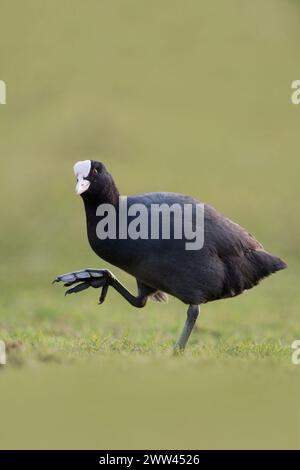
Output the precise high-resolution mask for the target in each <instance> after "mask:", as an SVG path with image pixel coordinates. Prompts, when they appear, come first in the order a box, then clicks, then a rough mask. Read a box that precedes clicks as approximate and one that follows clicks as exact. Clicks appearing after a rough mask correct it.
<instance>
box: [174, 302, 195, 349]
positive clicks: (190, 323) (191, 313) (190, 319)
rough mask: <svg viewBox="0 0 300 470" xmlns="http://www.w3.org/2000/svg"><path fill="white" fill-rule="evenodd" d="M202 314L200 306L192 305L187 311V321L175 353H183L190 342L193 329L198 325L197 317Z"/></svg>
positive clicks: (177, 342)
mask: <svg viewBox="0 0 300 470" xmlns="http://www.w3.org/2000/svg"><path fill="white" fill-rule="evenodd" d="M199 312H200V307H199V305H190V306H189V308H188V311H187V319H186V321H185V324H184V327H183V329H182V331H181V333H180V335H179V337H178V339H177V341H176V344H175V347H174V350H175V351H183V350H184V348H185V346H186V343H187V342H188V339H189V337H190V334H191V332H192V329H193V328H194V325H195V323H196V320H197V317H198V315H199Z"/></svg>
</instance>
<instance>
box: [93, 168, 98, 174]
mask: <svg viewBox="0 0 300 470" xmlns="http://www.w3.org/2000/svg"><path fill="white" fill-rule="evenodd" d="M93 175H94V176H96V175H98V170H97V168H94V169H93Z"/></svg>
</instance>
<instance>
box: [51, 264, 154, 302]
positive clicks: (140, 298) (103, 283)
mask: <svg viewBox="0 0 300 470" xmlns="http://www.w3.org/2000/svg"><path fill="white" fill-rule="evenodd" d="M53 282H62V283H63V284H64V286H65V287H69V286H72V285H74V284H77V285H76V286H75V287H72V288H71V289H68V290H67V291H66V293H65V295H67V294H73V293H76V292H80V291H82V290H85V289H88V288H89V287H94V288H98V287H102V292H101V295H100V298H99V304H101V303H103V302H104V300H105V297H106V294H107V291H108V288H109V286H111V287H113V288H114V289H116V291H118V292H119V294H121V295H122V297H124V299H126V300H127V301H128V302H129V303H130V304H131V305H133V306H134V307H138V308H141V307H144V306H145V305H146V302H147V299H148V296H149V295H150V294H152V293H153V292H155V289H152V288H150V287H148V286H146V285H144V284H142V283H140V282H139V281H137V283H138V295H137V296H134V295H133V294H131V293H130V292H129V290H128V289H126V287H125V286H123V284H122V283H121V282H120V281H119V280H118V279H117V278H116V277H115V276H114V275H113V274H112V273H111V272H110V271H108V270H107V269H82V270H81V271H74V272H71V273H67V274H62V275H61V276H57V277H56V278H55V279H54V281H53Z"/></svg>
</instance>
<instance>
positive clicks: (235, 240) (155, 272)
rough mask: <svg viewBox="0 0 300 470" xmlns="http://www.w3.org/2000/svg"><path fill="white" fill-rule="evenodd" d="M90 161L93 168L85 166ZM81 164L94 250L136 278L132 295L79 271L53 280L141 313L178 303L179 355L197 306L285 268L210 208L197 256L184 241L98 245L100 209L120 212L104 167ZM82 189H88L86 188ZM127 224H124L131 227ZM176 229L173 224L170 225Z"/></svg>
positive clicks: (152, 198)
mask: <svg viewBox="0 0 300 470" xmlns="http://www.w3.org/2000/svg"><path fill="white" fill-rule="evenodd" d="M88 162H90V163H88ZM80 164H83V165H85V166H84V169H85V174H84V176H82V175H79V179H80V181H79V182H78V184H79V185H83V186H82V188H81V186H80V188H81V189H80V191H79V192H81V191H82V192H81V196H82V199H83V202H84V206H85V213H86V222H87V234H88V239H89V243H90V245H91V247H92V249H93V250H94V252H95V253H96V254H97V255H98V256H99V257H100V258H102V259H104V260H106V261H108V262H109V263H111V264H113V265H115V266H117V267H119V268H121V269H123V270H124V271H126V272H127V273H129V274H131V275H133V276H134V277H135V278H136V280H137V285H138V295H137V296H136V297H135V296H133V295H132V294H130V293H129V292H128V291H127V289H126V288H125V287H124V286H123V285H122V284H121V283H120V282H119V281H118V280H117V279H116V278H115V277H114V276H113V274H112V273H110V272H109V271H107V270H82V271H79V272H77V273H68V274H66V275H62V276H58V277H57V279H56V281H62V282H63V283H64V284H65V285H67V286H72V285H73V284H76V283H79V282H80V284H78V285H76V286H75V287H72V288H71V289H69V291H67V292H68V293H72V292H78V291H80V290H83V289H86V288H87V287H90V286H92V287H102V289H103V290H102V294H101V297H100V301H101V303H102V301H104V299H105V296H106V293H107V290H108V287H109V286H112V287H114V288H115V289H116V290H117V291H118V292H120V293H121V295H123V296H124V297H125V298H126V299H127V300H128V301H129V302H130V303H131V304H132V305H134V306H136V307H143V306H144V305H145V304H146V301H147V298H148V297H149V296H152V297H154V298H156V300H158V301H164V300H165V299H166V295H165V293H166V294H170V295H172V296H174V297H177V298H178V299H180V300H181V301H182V302H184V303H185V304H188V305H189V306H190V307H189V309H188V316H187V321H186V324H185V326H184V329H183V331H182V333H181V335H180V337H179V339H178V341H177V343H176V347H177V348H179V349H183V348H184V347H185V345H186V342H187V340H188V337H189V335H190V333H191V331H192V328H193V325H194V323H195V321H196V318H197V316H198V312H199V308H198V306H199V305H201V304H203V303H206V302H210V301H213V300H218V299H222V298H227V297H234V296H236V295H239V294H241V293H242V292H243V291H245V290H248V289H250V288H252V287H253V286H255V285H257V284H258V283H259V281H260V280H261V279H263V278H265V277H267V276H269V275H270V274H272V273H274V272H276V271H278V270H281V269H284V268H285V267H286V264H285V262H284V261H282V260H281V259H280V258H278V257H276V256H273V255H271V254H270V253H268V252H266V251H265V250H264V249H263V247H262V245H261V244H260V243H259V242H258V241H257V240H256V239H255V238H254V237H253V236H252V235H251V234H250V233H248V232H247V231H246V230H245V229H243V228H242V227H240V226H239V225H238V224H236V223H234V222H232V221H231V220H229V219H227V218H225V217H224V216H222V215H221V214H219V213H218V212H217V211H216V210H215V209H214V208H212V207H210V206H209V205H205V206H204V244H203V247H202V248H201V249H199V250H186V249H185V243H186V241H187V240H186V239H185V237H184V236H183V238H182V239H174V238H173V239H169V240H165V239H162V237H161V233H160V237H159V239H158V240H156V239H151V238H150V239H146V240H145V239H136V240H132V239H129V238H127V239H120V238H119V237H118V236H117V238H116V239H106V240H100V239H99V238H98V236H97V233H96V229H97V224H98V222H99V220H100V219H101V217H98V216H96V211H97V208H98V206H99V205H100V204H104V203H106V204H112V205H113V206H114V207H115V209H116V212H117V213H118V211H119V196H120V194H119V191H118V189H117V187H116V185H115V183H114V180H113V178H112V176H111V175H110V173H109V172H108V171H107V170H106V168H105V166H104V165H103V164H102V163H100V162H96V161H86V162H79V164H77V165H79V166H78V168H81V167H80ZM86 188H87V189H86ZM127 203H128V207H130V206H131V205H132V204H137V203H141V204H143V205H144V206H146V207H147V208H148V209H149V212H150V207H151V204H163V203H164V204H167V205H169V206H171V205H172V204H174V203H176V204H179V205H180V206H181V207H183V206H184V204H191V205H192V206H193V207H195V206H196V204H197V203H199V201H197V200H196V199H194V198H191V197H188V196H183V195H181V194H177V193H164V192H161V193H147V194H141V195H137V196H131V197H128V200H127ZM130 221H131V219H130V218H129V219H128V223H129V222H130ZM171 221H172V222H173V223H174V220H173V219H171Z"/></svg>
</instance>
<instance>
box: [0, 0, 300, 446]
mask: <svg viewBox="0 0 300 470" xmlns="http://www.w3.org/2000/svg"><path fill="white" fill-rule="evenodd" d="M0 9H1V18H2V25H1V31H0V57H1V62H0V79H1V80H5V81H6V85H7V104H6V105H5V106H2V105H1V106H0V128H1V140H0V155H1V187H0V188H1V189H0V191H1V198H0V211H1V212H0V213H1V240H0V256H1V265H0V283H1V284H0V285H1V296H0V339H1V340H4V341H5V342H6V345H7V354H8V363H7V365H6V366H1V370H0V396H1V400H2V402H1V404H2V407H1V426H0V446H1V448H18V447H21V448H64V447H69V448H93V447H96V448H97V447H98V448H234V447H238V448H245V447H246V448H254V447H257V448H266V447H269V448H292V447H299V405H298V401H299V400H298V390H299V371H300V369H299V368H298V367H296V366H294V365H292V363H291V352H292V351H291V343H292V341H294V340H295V339H298V338H299V329H300V322H299V306H300V294H299V273H300V258H299V234H300V222H299V220H298V217H297V215H298V212H299V207H298V206H299V204H298V199H299V197H298V195H299V194H298V193H299V189H298V187H299V182H298V179H299V178H298V175H299V170H300V166H299V155H298V153H299V152H298V140H299V138H298V135H299V124H300V114H299V113H300V108H299V109H298V107H297V106H295V105H292V104H291V101H290V95H291V89H290V85H291V83H292V81H293V80H295V79H297V78H299V77H298V76H297V74H298V73H299V67H300V64H299V54H298V44H299V39H300V37H299V35H300V33H299V27H298V25H299V14H300V10H299V5H298V2H295V1H286V2H282V1H280V0H275V1H268V0H267V1H265V2H259V1H258V0H257V1H253V2H250V3H249V2H240V1H239V0H230V1H228V2H226V5H225V3H224V5H223V4H221V2H211V1H203V2H201V3H199V2H196V1H193V0H191V1H189V2H187V3H186V4H185V5H183V3H182V2H180V1H177V0H176V1H172V2H170V1H168V0H167V1H165V2H162V3H161V2H155V1H154V2H151V3H146V2H138V1H136V0H128V1H127V2H125V3H124V2H123V1H114V2H109V1H106V0H104V1H103V2H97V1H93V0H91V1H90V2H89V3H88V5H86V4H84V3H83V2H81V1H79V0H78V1H77V0H72V2H71V1H68V0H64V1H62V2H58V1H51V2H50V1H45V2H43V3H42V4H41V3H40V2H38V1H35V0H29V1H27V2H26V3H25V2H24V3H20V2H16V1H9V2H8V1H6V0H2V2H1V6H0ZM16 9H17V11H18V15H16V14H15V11H16ZM86 158H96V159H100V160H103V161H104V162H105V163H106V164H107V166H108V168H109V169H110V171H111V172H112V173H113V175H114V176H115V179H116V182H117V183H118V185H119V187H120V190H121V192H122V193H123V194H134V193H139V192H142V191H156V190H157V191H159V190H167V191H178V192H182V193H188V194H191V195H194V196H196V197H198V198H199V199H201V200H204V201H206V202H208V203H210V204H212V205H214V206H215V207H217V208H218V209H219V210H220V211H221V212H223V213H224V214H226V215H227V216H229V217H231V218H232V219H233V220H235V221H237V222H239V223H240V224H241V225H243V226H245V227H247V228H248V229H250V230H251V231H252V232H253V233H254V234H255V235H256V236H257V238H258V239H259V240H260V241H262V242H263V244H264V245H265V247H266V248H267V249H268V250H269V251H271V252H274V253H276V254H278V255H280V256H281V257H282V258H283V259H285V260H286V261H287V262H288V265H289V268H288V270H286V271H284V272H280V273H278V274H276V275H274V276H272V277H271V278H270V279H267V280H265V281H264V282H263V283H262V284H261V285H260V286H259V287H257V288H255V289H253V290H251V291H249V292H248V293H246V294H244V295H242V296H240V297H237V298H235V299H232V300H224V301H220V302H215V303H211V304H208V305H204V306H203V308H202V311H201V315H200V318H199V322H198V327H197V329H196V330H195V331H194V332H193V334H192V337H191V339H190V342H189V344H188V348H187V350H186V352H185V354H184V355H179V356H174V355H173V351H172V347H173V344H174V342H175V340H176V337H177V334H178V332H179V330H180V329H181V327H182V325H183V322H184V319H185V306H184V305H183V304H181V303H180V302H179V301H177V300H175V299H170V302H169V303H168V304H167V305H159V304H155V303H153V302H149V303H148V305H147V306H146V307H145V308H144V309H141V310H136V309H134V308H132V307H130V306H128V305H127V304H126V303H125V302H124V301H123V300H122V299H121V298H120V297H119V296H118V295H117V294H116V293H115V292H113V291H109V294H108V297H107V299H106V301H105V303H104V305H102V306H97V295H98V293H97V292H96V291H95V290H92V291H87V292H84V293H81V294H78V295H76V296H75V295H74V296H70V297H67V298H64V297H63V289H62V288H61V287H60V286H57V285H55V286H52V285H51V280H52V279H53V278H54V277H55V276H56V275H57V274H61V273H63V272H67V271H70V270H73V269H74V270H75V269H80V268H84V267H87V266H94V267H107V266H108V265H106V263H104V262H102V261H100V260H99V259H97V257H96V256H95V255H94V254H93V253H92V252H91V250H90V248H89V246H88V243H87V240H86V233H85V225H84V214H83V208H82V204H81V201H80V199H79V198H76V197H75V195H74V189H73V188H74V180H73V175H72V165H73V164H74V162H76V161H77V160H79V159H86ZM110 269H112V270H113V272H114V273H115V274H116V275H117V276H118V277H120V279H122V281H123V282H124V283H125V284H126V285H127V286H128V287H129V288H130V289H131V290H132V291H134V290H135V284H134V280H133V279H132V278H130V277H129V276H127V275H126V274H125V273H123V272H120V271H119V270H117V269H115V268H112V267H111V266H110Z"/></svg>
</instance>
